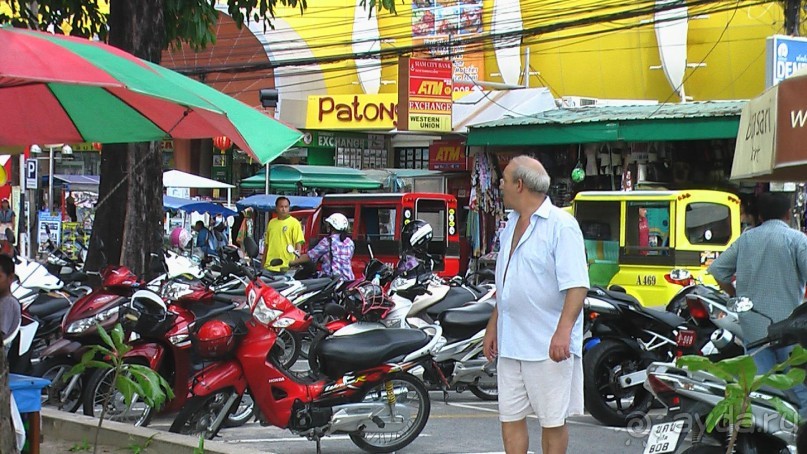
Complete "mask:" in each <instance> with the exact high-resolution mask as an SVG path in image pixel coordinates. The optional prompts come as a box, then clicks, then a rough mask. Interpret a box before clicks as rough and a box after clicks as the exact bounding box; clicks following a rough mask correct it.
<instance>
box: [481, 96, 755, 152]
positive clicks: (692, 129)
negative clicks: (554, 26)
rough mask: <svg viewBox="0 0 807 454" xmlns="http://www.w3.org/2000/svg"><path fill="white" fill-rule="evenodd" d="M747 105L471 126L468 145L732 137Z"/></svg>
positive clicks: (566, 115) (583, 111)
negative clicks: (744, 106)
mask: <svg viewBox="0 0 807 454" xmlns="http://www.w3.org/2000/svg"><path fill="white" fill-rule="evenodd" d="M745 103H746V101H709V102H692V103H684V104H656V105H653V104H651V105H640V106H613V107H611V106H605V107H596V106H593V107H580V108H572V109H553V110H547V111H544V112H541V113H539V114H536V115H531V116H526V117H515V118H503V119H501V120H496V121H491V122H486V123H481V124H477V125H473V126H470V127H469V130H468V141H467V144H468V145H475V146H521V145H564V144H575V143H592V142H616V141H625V142H652V141H663V140H707V139H734V138H736V137H737V130H738V128H739V125H740V113H741V112H742V108H743V105H745Z"/></svg>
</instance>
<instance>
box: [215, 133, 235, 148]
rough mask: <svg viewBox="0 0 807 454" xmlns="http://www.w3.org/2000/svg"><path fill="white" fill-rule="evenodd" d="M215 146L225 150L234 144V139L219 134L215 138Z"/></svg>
mask: <svg viewBox="0 0 807 454" xmlns="http://www.w3.org/2000/svg"><path fill="white" fill-rule="evenodd" d="M213 146H214V147H216V148H218V149H219V150H221V151H224V150H226V149H228V148H230V147H231V146H233V141H232V140H230V138H229V137H227V136H218V137H214V138H213Z"/></svg>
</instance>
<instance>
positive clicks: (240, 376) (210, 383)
mask: <svg viewBox="0 0 807 454" xmlns="http://www.w3.org/2000/svg"><path fill="white" fill-rule="evenodd" d="M192 380H193V386H192V388H191V394H193V395H194V396H198V397H201V396H207V395H209V394H213V393H214V392H216V391H219V390H221V389H225V388H234V389H235V391H236V392H237V393H238V394H243V393H244V390H245V389H246V388H247V377H245V376H244V371H243V370H241V366H240V365H239V364H238V362H236V361H227V362H220V363H216V364H213V365H212V366H210V367H206V368H204V369H202V370H201V371H200V372H199V373H198V374H196V375H195V376H194V377H193V379H192Z"/></svg>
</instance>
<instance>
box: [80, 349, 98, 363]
mask: <svg viewBox="0 0 807 454" xmlns="http://www.w3.org/2000/svg"><path fill="white" fill-rule="evenodd" d="M96 353H97V351H96V349H95V348H90V349H89V350H87V351H86V352H84V354H83V355H81V361H79V364H84V365H87V363H89V362H90V361H92V360H93V359H95V355H96Z"/></svg>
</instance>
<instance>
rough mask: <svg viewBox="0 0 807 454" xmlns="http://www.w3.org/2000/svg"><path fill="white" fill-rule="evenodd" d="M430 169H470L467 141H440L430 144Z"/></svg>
mask: <svg viewBox="0 0 807 454" xmlns="http://www.w3.org/2000/svg"><path fill="white" fill-rule="evenodd" d="M429 170H448V171H464V170H468V156H467V155H466V154H465V142H460V141H438V142H432V144H431V145H429Z"/></svg>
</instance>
